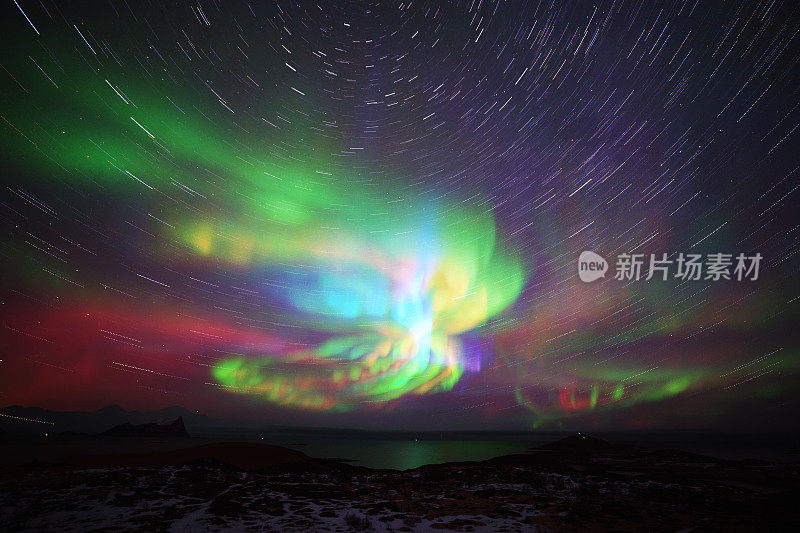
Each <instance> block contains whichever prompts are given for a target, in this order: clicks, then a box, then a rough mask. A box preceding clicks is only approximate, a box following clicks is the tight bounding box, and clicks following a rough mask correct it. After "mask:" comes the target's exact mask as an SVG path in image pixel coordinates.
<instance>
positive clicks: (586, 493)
mask: <svg viewBox="0 0 800 533" xmlns="http://www.w3.org/2000/svg"><path fill="white" fill-rule="evenodd" d="M798 503H800V464H798V463H792V464H776V463H768V462H762V461H723V460H718V459H713V458H710V457H704V456H698V455H693V454H688V453H683V452H676V451H652V450H644V449H640V448H634V447H629V446H621V445H614V444H609V443H606V442H604V441H600V440H597V439H592V438H591V437H586V436H580V435H577V436H574V437H569V438H567V439H564V440H562V441H559V442H556V443H553V444H551V445H548V446H545V447H543V448H540V449H537V450H532V451H531V453H529V454H522V455H512V456H505V457H500V458H496V459H492V460H489V461H483V462H477V463H451V464H444V465H429V466H424V467H421V468H417V469H414V470H407V471H403V472H399V471H393V470H372V469H367V468H363V467H354V466H350V465H347V464H344V463H340V462H333V461H321V460H315V459H311V458H308V457H306V456H305V455H303V454H302V453H300V452H296V451H293V450H287V449H285V448H280V447H277V446H262V445H258V444H246V443H227V444H226V443H223V444H215V445H206V446H205V447H202V446H201V447H193V448H188V449H184V450H177V451H170V452H169V453H151V454H127V455H105V456H88V457H75V458H72V459H69V460H63V461H60V462H59V463H56V464H53V463H29V464H26V465H17V466H15V467H9V468H7V469H5V471H4V472H3V474H2V475H0V530H3V531H17V530H59V531H64V530H80V531H92V530H118V529H120V528H126V529H127V528H137V529H142V530H147V531H161V530H171V531H200V530H229V529H236V530H258V531H429V530H433V529H447V530H457V531H523V530H524V531H585V530H591V531H612V530H616V531H619V530H638V531H681V530H693V531H756V530H758V531H765V530H766V531H770V530H775V531H792V530H794V531H798V530H800V513H798V512H797V511H798Z"/></svg>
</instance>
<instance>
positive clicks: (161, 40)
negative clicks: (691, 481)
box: [0, 1, 800, 429]
mask: <svg viewBox="0 0 800 533" xmlns="http://www.w3.org/2000/svg"><path fill="white" fill-rule="evenodd" d="M2 26H3V30H4V34H5V39H4V42H3V44H2V45H1V46H0V48H2V56H0V64H1V65H2V69H0V78H2V82H1V83H0V87H2V92H0V95H1V96H0V153H2V161H3V181H4V187H3V193H2V199H1V200H0V215H1V216H0V221H2V239H0V243H1V244H0V261H2V265H3V266H2V274H3V276H2V282H1V283H0V287H1V288H2V307H0V309H2V311H0V312H2V323H3V329H2V334H1V336H0V342H1V343H2V353H1V354H0V359H2V361H1V362H0V401H2V403H3V405H10V404H22V405H39V406H43V407H47V408H53V409H55V408H71V409H96V408H99V407H102V406H103V405H106V404H109V403H117V404H120V405H123V406H125V407H126V408H132V409H154V408H159V407H163V406H166V405H178V404H179V405H185V406H187V407H189V408H191V409H193V410H198V411H202V412H207V413H210V414H212V415H214V416H224V417H231V418H236V417H242V418H250V419H254V420H263V421H265V422H269V423H282V424H316V425H332V426H336V425H342V426H355V427H380V428H388V429H394V428H409V427H410V428H420V429H440V428H460V429H465V428H466V429H483V428H560V427H578V428H583V427H597V428H609V429H613V428H673V427H692V428H695V427H700V428H706V427H742V426H747V427H765V428H777V427H785V425H786V424H789V423H791V421H792V420H796V416H797V415H798V414H799V413H800V409H798V403H797V401H798V399H800V396H798V391H799V390H800V389H799V388H798V387H800V352H798V350H800V343H799V342H798V340H800V337H798V335H797V333H796V325H797V322H798V318H800V313H798V309H799V307H798V297H800V290H799V289H800V286H798V283H797V280H798V269H797V267H798V255H797V254H798V227H800V226H798V216H797V213H798V202H797V199H798V194H800V193H799V192H798V191H797V189H798V187H799V185H798V183H800V180H798V176H800V174H798V168H800V157H798V150H797V148H798V146H799V145H798V142H799V141H798V140H799V139H800V137H798V136H799V135H800V133H799V132H798V126H800V109H798V102H799V101H800V100H799V99H798V97H799V96H800V86H798V84H797V79H800V61H799V60H798V57H800V32H799V31H798V29H799V28H800V8H798V7H797V6H796V5H794V4H793V3H791V2H773V3H755V2H737V3H727V4H717V3H704V2H666V3H645V4H640V3H633V2H630V3H629V2H620V1H614V2H601V3H595V4H590V3H582V2H575V3H570V2H568V3H554V2H539V3H537V2H530V3H525V4H522V3H513V2H511V3H499V4H497V3H491V4H490V3H485V2H472V1H470V2H456V3H452V4H449V5H445V4H443V3H441V4H440V3H436V2H427V3H426V2H420V3H416V2H400V3H359V2H353V3H338V2H337V3H333V4H328V3H311V2H309V3H297V2H277V3H274V4H273V3H265V4H257V3H252V2H251V3H248V2H225V3H220V2H217V3H214V2H199V3H197V2H195V3H183V2H179V3H176V4H169V5H168V6H167V5H159V3H126V2H116V1H111V2H105V3H96V4H94V5H90V4H79V3H74V4H73V3H60V2H59V3H51V2H41V3H35V2H29V1H20V2H19V3H18V4H11V5H10V7H9V8H8V10H7V13H6V15H5V16H4V17H3V19H2ZM585 250H593V251H595V252H597V253H599V254H601V255H603V256H604V257H606V258H610V259H611V262H612V263H613V258H614V257H616V256H617V255H619V254H625V253H627V254H631V253H642V254H646V255H647V256H649V254H651V253H652V254H656V255H657V256H661V254H662V253H665V254H668V256H669V257H670V258H672V259H674V258H675V257H676V256H677V255H678V254H681V253H684V254H703V255H704V256H707V255H709V254H715V253H729V254H734V255H735V254H739V253H746V254H750V255H752V254H756V253H758V254H761V256H762V257H763V260H762V262H761V271H760V276H759V277H758V279H756V280H737V279H735V277H734V278H732V279H729V280H725V279H722V280H710V279H700V280H696V281H695V280H683V279H677V278H675V277H673V276H670V277H669V278H668V279H666V280H664V279H660V278H659V277H657V278H655V279H651V280H645V279H641V280H632V281H627V280H618V279H614V276H613V275H610V276H605V277H604V278H603V279H601V280H598V281H594V282H591V283H583V282H581V281H580V280H579V279H578V276H577V270H576V269H577V261H578V257H579V255H580V254H581V252H582V251H585ZM612 269H613V264H612ZM795 424H796V422H795Z"/></svg>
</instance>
